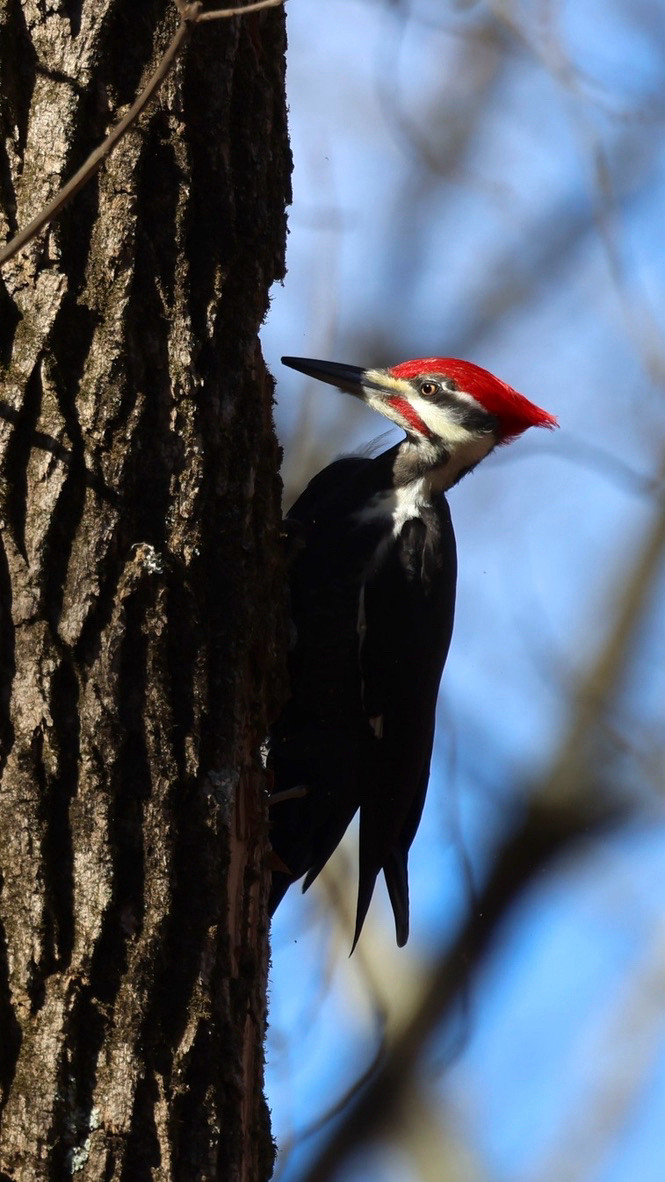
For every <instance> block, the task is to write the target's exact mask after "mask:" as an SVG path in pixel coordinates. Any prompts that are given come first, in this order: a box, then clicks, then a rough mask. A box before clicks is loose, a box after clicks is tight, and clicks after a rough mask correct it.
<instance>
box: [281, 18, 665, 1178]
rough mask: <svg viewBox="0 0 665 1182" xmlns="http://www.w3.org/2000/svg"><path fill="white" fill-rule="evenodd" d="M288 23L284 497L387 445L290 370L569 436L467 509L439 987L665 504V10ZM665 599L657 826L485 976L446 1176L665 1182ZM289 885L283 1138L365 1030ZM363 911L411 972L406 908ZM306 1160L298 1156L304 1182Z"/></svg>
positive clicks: (503, 460)
mask: <svg viewBox="0 0 665 1182" xmlns="http://www.w3.org/2000/svg"><path fill="white" fill-rule="evenodd" d="M287 19H288V29H289V45H290V49H289V59H288V61H289V66H288V90H289V102H290V111H291V114H290V121H291V134H292V144H293V152H294V160H295V173H294V203H293V207H292V211H291V218H290V237H289V243H288V266H289V273H288V275H287V278H286V280H285V283H284V285H283V286H282V287H280V288H277V289H276V290H275V292H274V293H273V303H272V309H271V313H270V317H269V319H268V322H267V325H266V327H265V330H264V333H263V343H264V351H265V354H266V358H267V360H268V363H269V364H270V366H271V368H272V370H273V372H274V373H275V375H276V377H277V379H278V383H279V384H278V405H277V409H276V422H277V427H278V432H279V435H280V438H281V440H282V442H283V444H284V448H285V471H284V475H285V481H286V484H287V487H288V488H289V489H290V490H291V491H292V493H296V492H297V491H298V490H299V488H300V487H302V486H303V484H304V483H305V482H306V480H307V479H308V478H309V476H310V475H311V474H312V473H313V471H315V470H317V469H318V468H320V467H322V466H323V465H324V464H325V463H326V462H328V461H329V460H330V459H332V458H333V457H334V456H335V455H337V454H339V453H340V451H344V450H347V451H348V450H353V449H354V448H355V447H357V446H358V445H360V444H361V443H362V442H363V441H365V440H368V439H371V438H373V437H375V436H376V435H379V434H381V433H382V432H383V430H384V427H385V424H384V423H383V422H382V420H380V419H378V418H377V417H376V416H373V415H372V414H371V413H370V412H368V411H366V410H365V409H364V408H362V407H358V406H357V405H356V404H355V403H351V401H350V400H348V399H347V398H345V396H344V395H343V394H340V393H337V392H335V391H333V390H331V389H330V388H328V387H323V386H320V387H318V388H316V387H315V386H314V385H312V383H308V382H307V381H306V380H305V379H302V380H301V379H300V378H299V376H298V375H296V374H294V373H293V372H290V371H289V372H287V371H285V370H284V369H282V367H281V366H280V365H279V356H280V354H281V353H290V354H295V355H302V356H310V357H323V358H329V359H331V360H338V361H347V362H351V363H355V364H363V363H367V364H376V363H378V364H380V363H383V364H391V363H395V362H398V361H402V360H405V359H406V358H408V357H415V356H419V355H431V354H432V353H440V354H444V355H445V354H448V355H457V356H465V357H468V358H469V359H470V360H473V361H476V362H477V363H479V364H482V365H485V366H487V367H488V368H489V369H491V370H493V371H494V372H495V373H497V374H498V375H499V376H501V377H503V378H504V379H505V380H506V381H508V382H510V383H511V384H512V385H514V386H516V387H517V388H518V389H520V390H521V391H522V392H523V393H525V394H526V395H527V396H528V397H529V398H531V399H532V400H534V401H536V402H538V403H539V404H540V405H542V406H544V407H546V408H547V409H548V410H550V411H552V412H554V413H556V414H557V415H558V416H559V419H560V423H561V429H560V430H559V431H558V432H557V433H556V434H550V433H547V434H546V433H545V432H535V431H534V432H531V433H530V434H529V435H528V436H526V437H524V438H523V439H522V440H520V441H519V442H517V443H516V444H514V445H512V446H511V447H510V448H506V449H504V450H502V451H501V452H500V454H497V455H495V456H493V457H491V458H490V459H489V460H488V461H486V462H485V463H484V464H483V465H481V467H480V468H479V469H478V471H477V472H476V473H474V474H473V475H472V476H471V477H469V478H468V479H467V480H465V481H464V482H462V484H461V485H460V486H459V487H458V488H457V489H455V490H454V491H453V493H452V494H451V497H450V501H451V507H452V511H453V518H454V521H455V528H456V533H457V537H458V546H459V553H460V579H459V587H458V611H457V620H456V630H455V637H454V640H453V646H452V649H451V654H450V658H449V661H448V665H447V668H446V673H445V676H444V682H443V686H442V695H441V700H440V709H439V715H440V717H439V730H438V739H437V749H436V759H435V762H434V767H433V773H432V780H431V784H430V791H429V796H428V803H427V808H426V812H425V817H424V821H423V825H422V828H421V830H420V832H419V835H418V838H417V839H416V843H415V845H414V849H413V853H412V869H411V881H412V888H411V894H412V911H413V937H412V940H411V942H410V944H409V945H408V946H407V949H406V950H404V951H403V952H400V953H395V955H397V956H399V957H402V958H404V959H403V961H402V962H401V963H402V964H403V965H407V964H408V966H409V973H410V974H411V976H412V977H414V978H415V979H417V977H418V974H419V973H422V972H423V971H424V970H423V968H422V965H426V963H427V959H428V957H429V956H430V955H431V954H432V952H433V951H435V950H436V949H438V948H439V947H440V946H441V945H442V944H443V943H444V942H445V939H446V937H447V936H449V935H450V934H451V932H452V931H453V930H454V928H455V926H456V924H457V923H458V922H459V921H460V919H461V917H462V916H463V914H464V911H465V909H466V908H468V906H469V897H468V890H467V886H466V879H465V874H464V865H465V859H469V861H470V864H471V866H472V868H473V869H474V872H475V873H476V875H480V874H481V873H482V867H483V866H484V864H485V861H486V858H487V850H488V846H491V843H492V840H493V835H496V832H497V829H498V827H499V826H500V824H501V818H502V816H504V815H505V811H506V809H507V808H509V807H510V803H511V798H512V796H513V794H514V793H516V792H519V791H520V790H521V786H522V785H524V783H525V782H527V780H529V779H532V780H533V779H537V778H538V777H539V776H541V775H543V774H544V773H545V772H546V770H547V768H548V766H549V765H550V762H551V760H552V759H553V757H554V754H555V753H556V750H557V748H558V745H559V743H560V742H561V740H562V737H563V736H565V734H566V733H567V729H568V727H569V725H570V721H571V692H572V690H573V689H574V687H575V686H576V685H577V684H578V682H579V679H580V678H582V677H583V676H584V673H585V670H586V669H587V667H588V664H589V661H590V660H591V659H592V658H593V656H594V654H595V653H597V652H598V651H599V649H600V648H602V646H603V644H604V642H605V640H606V638H607V635H608V632H609V631H610V630H611V628H612V623H613V621H614V619H615V614H616V609H617V603H618V602H620V600H621V595H622V588H623V587H624V583H625V580H626V578H627V576H628V574H629V572H630V570H631V569H632V566H633V563H634V561H635V559H636V557H637V555H638V553H639V551H640V548H641V546H642V545H643V539H644V537H645V535H646V533H647V531H648V530H649V529H650V528H651V525H652V522H653V520H654V516H655V514H656V513H657V511H658V504H659V498H660V500H661V503H662V475H661V478H660V480H661V483H660V486H658V484H657V481H656V478H657V476H658V473H659V472H661V473H662V472H663V471H665V461H664V455H665V400H664V398H663V391H664V388H665V376H664V375H665V346H664V345H663V327H664V325H663V319H664V317H663V308H664V307H665V290H664V289H665V245H664V236H663V228H662V226H663V208H664V206H665V201H664V198H665V183H664V182H665V138H664V137H663V134H662V133H663V116H664V114H665V103H664V102H663V98H662V96H663V94H664V93H665V86H664V83H665V36H663V34H664V33H665V13H663V12H662V11H661V10H660V7H659V6H658V4H657V3H656V0H645V2H644V3H642V4H640V5H635V4H633V3H629V0H625V2H624V3H611V2H610V3H592V2H590V0H582V2H581V3H578V4H575V5H573V4H562V5H558V6H551V5H547V4H544V3H543V4H537V5H526V4H518V3H515V4H505V3H502V4H499V3H496V4H495V5H488V4H482V3H471V4H462V3H457V4H454V3H446V2H442V0H439V2H438V3H436V2H435V0H420V2H419V3H416V2H414V3H412V4H411V5H407V4H400V5H389V4H387V3H385V2H383V0H364V2H360V0H327V2H326V3H325V4H322V3H321V2H320V0H290V3H289V5H288V18H287ZM654 481H656V484H655V490H654ZM650 482H651V483H650ZM664 590H665V574H664V572H663V571H662V569H661V571H660V576H659V579H658V580H657V582H656V584H655V586H654V588H653V589H652V591H651V594H650V597H649V599H648V606H647V607H646V608H645V612H644V615H643V618H642V620H641V623H640V627H639V628H638V629H637V630H636V633H635V636H634V638H633V642H632V643H631V646H630V659H629V660H628V661H627V663H626V668H625V673H624V678H623V682H622V692H621V694H620V695H619V697H618V699H617V703H616V707H615V708H614V709H613V711H612V714H611V718H610V720H609V726H610V731H611V735H612V743H613V744H614V747H615V748H616V751H617V757H616V761H615V763H614V765H613V774H614V775H615V777H617V778H618V777H619V776H620V779H621V782H622V784H623V788H624V791H625V790H627V791H628V792H629V794H631V795H634V797H635V799H636V800H640V801H644V802H646V805H647V807H648V814H647V816H646V817H644V818H642V819H639V818H638V819H636V820H635V821H634V822H633V823H632V824H631V825H630V826H627V827H625V828H624V829H622V830H620V831H618V832H617V833H615V834H614V835H612V836H607V837H605V838H603V839H602V840H597V841H595V842H590V843H589V845H588V847H585V848H584V849H582V850H580V851H579V853H578V854H577V855H576V856H575V857H574V858H572V857H571V859H569V860H567V861H566V863H565V864H563V865H561V866H558V867H556V868H555V869H554V870H553V871H552V872H551V873H550V874H548V875H547V876H545V878H544V880H543V881H542V882H539V883H538V885H537V888H534V889H533V890H532V891H531V892H529V894H528V896H527V897H526V898H525V899H524V900H523V901H522V904H521V905H520V907H519V908H517V909H516V910H515V912H514V913H513V914H512V915H511V917H510V921H509V923H508V924H506V926H505V931H503V933H502V939H501V941H500V946H499V947H498V948H497V949H496V951H495V953H494V955H493V956H492V957H491V959H490V961H489V962H488V963H487V964H486V966H485V969H484V971H483V973H482V974H481V976H480V977H479V978H478V980H477V981H476V982H475V985H474V989H473V996H472V998H471V1003H470V1014H469V1019H468V1031H467V1036H466V1041H465V1045H464V1049H463V1050H462V1051H461V1053H460V1054H459V1055H458V1056H457V1058H456V1059H455V1062H454V1064H453V1065H452V1066H451V1067H450V1068H449V1069H448V1070H447V1071H445V1072H443V1073H441V1072H440V1071H438V1070H434V1068H432V1074H431V1078H430V1079H429V1082H428V1095H429V1097H430V1100H432V1099H434V1100H435V1108H436V1111H437V1112H439V1111H440V1118H441V1126H442V1128H445V1129H447V1130H448V1134H447V1135H449V1136H451V1137H452V1138H453V1140H454V1141H455V1144H456V1145H457V1146H458V1148H459V1147H460V1146H461V1147H463V1148H464V1149H465V1152H466V1151H468V1153H469V1154H470V1156H469V1157H464V1155H462V1158H463V1160H464V1162H465V1163H466V1164H465V1165H463V1166H461V1165H458V1166H457V1167H456V1169H457V1173H452V1174H451V1175H450V1177H451V1178H452V1179H454V1182H457V1180H458V1179H459V1182H466V1180H467V1178H468V1179H475V1178H476V1177H478V1178H482V1179H488V1180H489V1182H549V1179H550V1178H551V1179H552V1182H555V1180H556V1182H568V1180H569V1179H570V1182H573V1180H575V1182H577V1180H579V1182H624V1180H628V1179H631V1180H632V1179H634V1178H639V1179H640V1182H661V1179H662V1176H663V1167H662V1150H661V1142H662V1132H661V1126H662V1114H663V1112H664V1111H665V1022H664V1021H663V1018H662V1015H661V1008H662V1010H663V1013H665V1006H663V1007H660V1006H659V1004H658V1001H659V999H660V997H665V963H663V955H662V952H661V951H660V948H661V947H662V946H663V944H664V941H663V939H662V936H663V921H662V918H661V917H662V913H663V903H664V902H665V889H664V888H663V877H662V869H661V868H662V865H663V855H664V854H665V830H664V828H663V822H662V796H661V793H662V788H663V772H664V771H665V756H664V749H665V742H664V741H663V726H662V717H663V703H664V702H665V673H664V669H665V661H663V654H664V653H665V624H664V616H663V610H662V605H663V591H664ZM350 857H351V859H353V857H354V851H353V846H352V845H351V850H350ZM351 866H353V862H352V861H351ZM352 873H353V871H351V874H352ZM292 894H293V895H294V899H293V900H290V899H287V901H285V903H284V904H283V906H282V908H281V909H280V911H279V913H278V915H277V918H276V921H275V924H274V946H273V958H274V966H273V975H272V1019H271V1021H272V1043H271V1052H270V1065H269V1073H268V1091H269V1099H270V1101H271V1103H272V1106H273V1113H274V1131H275V1135H276V1137H277V1139H278V1142H281V1143H282V1144H283V1145H284V1144H286V1143H287V1142H288V1141H289V1139H290V1137H291V1136H292V1135H293V1134H294V1133H297V1132H298V1130H301V1129H303V1128H304V1127H306V1126H307V1125H308V1124H309V1123H310V1122H312V1121H314V1120H316V1119H317V1118H319V1117H321V1115H322V1114H323V1113H325V1111H326V1108H327V1107H328V1106H329V1105H330V1104H332V1103H334V1102H335V1101H336V1099H337V1098H338V1097H339V1096H340V1095H341V1094H342V1093H343V1092H344V1090H345V1088H347V1087H348V1086H349V1085H350V1083H351V1082H352V1081H353V1079H354V1077H355V1076H356V1075H357V1074H358V1073H359V1072H360V1071H361V1070H362V1069H363V1067H364V1065H366V1063H367V1061H368V1059H369V1058H371V1053H372V1047H373V1046H374V1045H375V1038H376V1027H375V1022H374V1020H373V1017H372V1010H371V1006H369V1005H368V1002H367V995H366V991H365V995H363V988H364V986H363V983H362V980H361V976H362V974H361V973H360V971H359V970H358V969H357V968H355V967H354V961H353V960H352V961H350V962H349V961H348V958H347V956H346V951H345V949H344V938H342V939H340V937H339V935H335V929H334V926H332V925H331V920H330V904H329V903H327V902H326V900H325V897H324V896H323V895H319V897H318V898H315V897H314V892H312V899H311V900H310V899H309V897H307V898H306V899H304V900H301V899H300V898H298V897H297V895H296V892H295V891H294V892H292ZM372 916H373V919H374V921H375V928H376V940H377V941H378V947H379V949H383V950H386V951H384V952H382V953H381V954H382V955H385V956H386V957H388V956H390V957H391V959H390V965H391V966H392V965H393V964H394V963H396V962H394V961H393V960H392V953H388V951H387V948H388V943H389V942H390V941H391V939H392V936H391V931H390V922H389V917H388V914H387V908H386V905H385V901H384V900H383V898H379V899H377V901H376V903H375V904H373V911H372ZM373 940H374V933H373V934H372V939H371V940H369V941H368V944H369V943H372V941H373ZM386 942H388V943H386ZM391 971H393V970H392V968H391ZM394 971H395V974H396V980H397V978H398V977H399V973H400V970H399V969H395V970H394ZM405 972H406V970H405ZM407 976H408V973H407ZM654 999H656V1000H654ZM449 1033H450V1032H448V1035H449ZM442 1037H443V1038H445V1037H447V1036H446V1035H445V1032H444V1034H443V1035H442ZM432 1055H433V1058H434V1060H436V1047H435V1046H434V1047H433V1049H432ZM581 1113H583V1114H585V1119H584V1120H581V1118H580V1114H581ZM469 1147H470V1148H469ZM315 1148H316V1138H310V1139H309V1140H307V1141H306V1142H304V1143H303V1145H302V1147H301V1149H300V1151H299V1153H298V1154H296V1153H294V1154H293V1155H292V1156H291V1157H290V1158H288V1157H287V1159H286V1161H285V1165H284V1173H283V1175H282V1177H283V1179H284V1180H285V1182H291V1180H293V1182H295V1179H297V1178H299V1177H301V1176H302V1170H303V1162H304V1161H306V1160H308V1158H309V1156H310V1155H311V1154H312V1153H313V1152H314V1151H315ZM433 1152H434V1151H433ZM393 1154H394V1156H393V1159H391V1160H392V1161H393V1164H392V1165H391V1166H390V1170H389V1171H388V1166H387V1165H386V1160H387V1159H386V1158H385V1157H381V1158H377V1157H372V1156H371V1155H370V1156H367V1155H366V1156H364V1157H362V1158H358V1159H357V1160H356V1161H355V1163H354V1164H353V1165H348V1166H347V1167H345V1169H344V1171H343V1173H341V1174H340V1177H342V1176H343V1177H344V1178H345V1180H347V1179H353V1180H354V1182H355V1180H356V1179H357V1180H358V1182H361V1180H363V1182H364V1180H365V1179H370V1178H377V1177H381V1178H382V1179H383V1178H386V1179H389V1182H392V1180H393V1178H394V1179H395V1180H399V1182H410V1179H412V1178H414V1179H415V1178H419V1177H421V1176H423V1175H422V1172H421V1173H419V1172H418V1170H417V1168H416V1165H415V1164H414V1158H413V1155H412V1154H410V1153H409V1152H408V1151H407V1150H405V1149H404V1146H403V1145H402V1146H401V1148H400V1150H399V1152H397V1150H396V1148H395V1145H393ZM462 1158H461V1159H460V1160H462ZM446 1177H448V1175H446Z"/></svg>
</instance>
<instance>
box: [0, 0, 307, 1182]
mask: <svg viewBox="0 0 665 1182" xmlns="http://www.w3.org/2000/svg"><path fill="white" fill-rule="evenodd" d="M176 25H177V14H176V11H175V7H174V5H173V3H172V0H145V2H142V3H140V4H136V3H135V2H133V0H131V2H130V0H60V2H55V0H53V2H51V0H22V2H21V0H0V71H1V76H0V90H1V98H0V132H1V134H0V141H1V142H0V204H1V206H2V211H1V212H0V234H1V236H2V239H3V240H6V239H7V238H9V237H10V236H11V234H12V233H14V232H15V230H16V229H17V228H19V227H21V226H23V225H25V224H26V222H27V221H29V220H30V218H31V217H32V216H34V214H35V213H37V212H38V210H39V208H40V207H41V206H42V205H43V204H44V203H45V201H46V200H47V199H48V198H50V197H51V196H52V195H53V193H54V192H55V190H56V189H57V188H58V187H59V186H60V185H61V184H62V183H63V181H64V180H66V179H67V177H68V176H69V175H71V173H72V172H73V171H74V170H75V169H76V168H77V167H78V166H79V165H80V164H81V163H82V161H83V160H84V159H85V157H86V155H87V154H88V153H89V151H91V150H92V149H93V148H94V147H96V146H97V144H98V143H99V142H100V141H101V140H102V139H103V137H104V135H105V134H106V132H107V131H108V129H109V127H110V126H112V125H113V123H114V122H115V121H116V120H117V118H118V117H119V114H120V115H121V114H122V113H123V111H124V110H125V109H126V108H127V105H128V104H129V103H131V102H132V101H133V99H134V98H135V97H136V95H137V93H138V92H139V91H140V88H141V86H142V85H143V84H144V82H145V81H146V79H147V77H148V76H149V74H150V72H151V69H152V68H153V67H154V65H155V63H156V61H157V60H158V58H159V56H160V54H161V53H162V52H163V51H164V48H165V47H166V45H167V44H168V42H169V39H170V37H171V36H172V34H173V32H174V29H175V28H176ZM283 58H284V15H283V12H282V11H281V10H279V9H274V10H268V11H266V12H263V13H258V14H256V15H247V16H245V17H242V18H238V19H234V20H232V21H225V22H223V23H219V24H217V23H209V24H205V25H201V26H199V27H197V28H196V29H195V30H193V33H192V36H191V38H190V40H189V42H188V44H187V46H186V47H185V50H184V52H183V54H182V55H181V56H180V58H179V59H178V61H177V63H176V65H175V68H174V70H173V71H172V73H171V74H170V75H169V78H168V80H167V81H166V83H165V85H164V86H163V88H162V90H161V91H160V94H159V96H158V98H157V100H156V101H153V103H152V105H151V107H150V108H149V109H148V110H147V111H146V112H145V113H144V114H143V116H142V117H141V119H140V121H139V123H138V125H137V126H136V127H134V128H133V129H132V130H131V131H130V132H129V134H128V135H127V136H126V137H125V138H124V140H123V141H122V143H121V144H120V146H119V147H118V148H117V150H116V151H115V153H114V154H113V156H112V157H111V158H110V160H109V161H108V162H107V164H106V165H105V166H104V168H103V169H102V170H101V172H100V173H99V174H98V175H97V176H96V177H95V178H93V179H92V181H91V182H90V183H89V184H88V186H87V187H86V188H85V189H84V190H83V191H82V192H81V193H79V195H78V196H77V197H76V198H75V200H74V201H73V203H72V204H71V205H70V206H69V207H68V208H67V210H66V211H65V212H64V213H63V215H62V216H61V217H60V219H59V220H58V221H57V223H56V224H54V225H52V226H51V227H50V229H49V230H48V231H47V232H46V233H45V234H42V235H41V236H40V237H39V239H37V240H35V241H33V242H32V243H31V244H30V246H29V247H28V248H27V250H26V251H24V252H23V253H22V254H21V255H20V256H17V257H16V258H15V259H14V260H13V261H12V262H11V263H10V264H9V265H8V266H7V267H6V268H5V269H4V271H3V275H2V280H0V367H1V368H0V381H1V389H0V443H1V453H0V464H1V468H0V472H1V480H0V515H1V519H2V548H1V549H0V678H1V686H2V690H1V694H0V740H1V745H2V746H1V764H0V768H1V773H2V778H1V781H0V874H1V877H0V924H1V926H0V1121H1V1124H0V1177H1V1178H2V1180H3V1182H8V1180H9V1179H11V1180H12V1182H19V1180H20V1182H28V1180H30V1182H33V1180H40V1179H50V1180H56V1179H57V1180H61V1179H66V1178H69V1177H72V1176H76V1178H80V1179H82V1180H83V1179H85V1180H88V1179H90V1180H93V1179H94V1180H101V1179H104V1180H105V1182H111V1180H112V1179H118V1180H119V1179H122V1180H124V1182H134V1180H137V1182H140V1180H141V1179H148V1178H153V1179H182V1180H183V1182H185V1180H187V1182H191V1180H193V1179H224V1180H226V1179H232V1178H238V1179H247V1180H250V1179H251V1180H253V1179H262V1178H267V1177H269V1175H270V1170H271V1157H272V1147H271V1141H270V1134H269V1127H268V1120H267V1114H266V1109H265V1105H264V1102H263V1099H262V1089H261V1085H262V1069H263V1062H262V1039H263V1030H264V1016H265V982H266V971H267V959H268V951H267V922H266V918H265V878H266V873H265V861H266V859H265V852H266V835H267V823H266V815H265V808H264V803H263V787H264V786H263V779H262V771H261V764H260V753H259V747H260V742H261V739H262V736H263V734H264V733H265V726H266V717H267V714H268V713H269V712H270V710H271V709H272V708H273V707H274V702H275V698H276V696H277V693H278V691H279V688H280V687H279V681H280V678H281V667H280V663H279V659H277V658H276V656H275V654H276V653H278V652H279V651H280V628H281V623H280V619H281V613H280V607H279V605H280V602H281V596H280V591H279V588H280V573H279V556H278V553H277V546H276V541H275V539H276V536H277V525H278V521H279V492H278V482H277V477H276V471H277V467H278V454H277V448H276V443H275V439H274V435H273V430H272V420H271V405H270V404H271V392H272V386H271V382H270V379H269V378H268V377H267V375H266V372H265V369H264V366H263V361H262V357H261V353H260V349H259V346H258V343H257V329H258V326H259V325H260V323H261V320H262V318H263V316H264V314H265V311H266V307H267V299H268V289H269V287H270V285H271V283H272V282H273V280H274V279H275V278H276V277H279V276H281V274H282V271H283V252H284V240H285V212H284V211H285V205H286V201H287V197H288V188H289V167H290V161H289V154H288V147H287V140H286V130H285V102H284V61H283Z"/></svg>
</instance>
